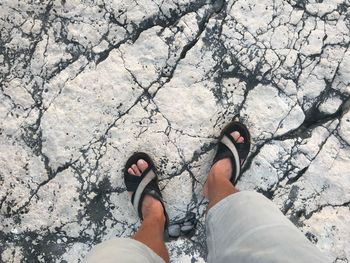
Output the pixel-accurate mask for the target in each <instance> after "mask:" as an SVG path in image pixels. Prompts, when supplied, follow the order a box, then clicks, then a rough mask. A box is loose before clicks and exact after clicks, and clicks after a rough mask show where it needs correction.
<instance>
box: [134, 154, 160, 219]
mask: <svg viewBox="0 0 350 263" xmlns="http://www.w3.org/2000/svg"><path fill="white" fill-rule="evenodd" d="M147 168H148V163H147V162H146V161H145V160H143V159H140V160H138V161H137V162H136V163H135V164H132V165H131V166H130V167H129V168H128V173H129V174H130V175H133V176H141V174H142V173H143V172H144V171H145V170H146V169H147ZM132 194H133V192H129V195H130V197H131V196H132ZM142 216H143V219H145V218H146V217H149V216H154V217H156V218H159V219H161V220H164V222H165V215H164V209H163V206H162V204H161V203H160V201H159V200H157V199H155V198H154V197H152V196H150V195H146V196H145V198H144V199H143V201H142Z"/></svg>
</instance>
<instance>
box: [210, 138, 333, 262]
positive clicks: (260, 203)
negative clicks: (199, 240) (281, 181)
mask: <svg viewBox="0 0 350 263" xmlns="http://www.w3.org/2000/svg"><path fill="white" fill-rule="evenodd" d="M231 135H232V137H233V138H234V139H235V140H236V141H237V142H239V141H241V140H242V139H241V138H240V136H239V135H238V134H231ZM238 140H239V141H238ZM231 165H232V164H231V162H230V160H229V159H223V160H221V161H218V162H217V163H215V164H214V165H213V167H212V168H211V170H210V172H209V174H208V179H207V181H206V183H205V185H204V195H205V196H206V197H207V199H208V200H209V204H208V211H207V218H206V230H207V245H208V252H209V253H208V262H209V263H211V262H215V263H224V262H225V263H226V262H237V263H243V262H246V263H258V262H259V263H267V262H269V263H272V262H276V263H277V262H284V263H292V262H293V263H294V262H300V263H313V262H317V263H321V262H322V263H323V262H327V259H326V258H325V256H324V255H322V254H321V253H320V251H319V250H318V249H317V248H316V247H315V246H314V245H313V244H311V243H310V242H309V241H308V240H307V239H306V237H305V236H304V235H303V234H302V233H301V232H300V231H299V230H298V229H297V228H296V227H295V226H294V225H293V224H292V223H291V222H290V221H289V220H288V219H287V218H286V217H285V216H284V215H283V214H282V213H281V212H280V211H279V210H278V208H277V207H276V206H274V205H273V203H272V202H271V201H270V200H268V199H267V198H265V197H264V196H263V195H261V194H258V193H255V192H248V191H239V190H238V189H237V188H236V187H234V186H233V185H232V183H231V182H230V180H229V177H230V176H231V169H232V166H231Z"/></svg>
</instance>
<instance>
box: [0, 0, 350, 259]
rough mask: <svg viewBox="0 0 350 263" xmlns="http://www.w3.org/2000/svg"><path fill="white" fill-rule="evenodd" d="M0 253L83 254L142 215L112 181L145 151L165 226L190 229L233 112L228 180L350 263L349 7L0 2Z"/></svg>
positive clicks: (176, 245) (178, 254)
mask: <svg viewBox="0 0 350 263" xmlns="http://www.w3.org/2000/svg"><path fill="white" fill-rule="evenodd" d="M0 30H1V31H0V44H1V45H0V221H1V223H0V253H1V258H0V261H1V262H81V261H82V259H83V258H84V255H86V253H87V252H88V251H89V249H90V248H91V247H92V246H93V245H95V244H97V243H99V242H101V241H103V240H107V239H109V238H112V237H114V236H129V235H131V234H132V233H133V231H134V230H135V229H137V227H138V225H139V220H138V218H137V216H136V214H135V212H134V211H133V210H132V207H131V205H130V203H129V199H128V195H127V193H126V191H125V187H124V185H123V179H122V169H123V165H124V163H125V161H126V159H127V158H128V157H129V156H130V155H131V154H132V153H133V152H135V151H138V150H142V151H146V152H149V153H151V155H152V156H153V157H154V159H155V161H156V162H157V164H158V168H159V170H160V171H161V172H160V178H161V180H160V185H161V188H162V190H163V194H164V197H165V199H166V201H167V204H166V205H167V208H168V211H169V213H170V217H171V220H176V219H179V218H181V217H183V216H184V215H185V214H186V213H188V212H193V213H195V214H196V218H197V220H198V223H197V226H196V233H195V235H194V236H192V237H191V238H188V237H181V238H179V239H177V240H175V241H172V242H170V243H168V247H169V249H170V252H171V258H172V261H173V262H204V261H205V257H206V254H207V249H206V245H205V232H204V222H205V221H204V219H205V215H204V213H205V205H206V200H205V199H204V198H203V196H202V192H201V190H202V185H203V183H204V181H205V178H206V173H207V172H208V169H209V168H210V164H211V161H212V158H213V155H214V152H215V146H216V142H217V137H218V135H219V133H220V129H221V128H222V127H223V126H224V125H225V124H226V123H227V122H229V121H230V120H231V119H232V118H233V117H234V116H236V115H239V118H240V119H241V120H242V121H243V122H244V123H246V124H247V125H248V126H249V127H250V129H251V133H252V136H253V143H254V145H253V148H252V152H251V155H250V157H249V159H248V161H247V163H246V166H245V168H244V173H243V175H242V177H241V178H240V180H239V183H238V186H239V187H240V188H241V189H246V190H256V191H259V192H261V193H263V194H264V195H266V196H267V197H268V198H270V199H271V200H272V201H273V202H274V203H275V204H276V205H277V206H278V207H279V208H280V209H281V211H282V212H283V213H284V214H285V215H286V216H287V217H288V218H289V219H290V220H292V222H293V223H294V224H295V225H296V226H297V227H298V228H299V229H300V230H301V231H302V232H303V233H304V234H305V235H306V236H307V237H308V238H309V239H310V241H311V242H313V243H314V244H315V245H316V246H317V247H318V248H319V249H320V250H322V251H323V252H324V253H325V254H326V255H327V256H328V258H329V262H337V263H340V262H349V260H350V226H349V218H350V163H349V158H350V111H349V108H350V101H349V94H350V49H349V43H350V33H349V32H350V31H349V30H350V1H349V0H316V1H312V0H305V1H302V0H274V1H270V0H230V1H223V0H221V1H220V0H218V1H205V0H181V1H175V0H154V1H152V0H151V1H149V0H122V1H115V0H114V1H113V0H100V1H89V0H86V1H70V0H61V1H58V0H57V1H55V0H54V1H28V0H27V1H16V0H1V1H0Z"/></svg>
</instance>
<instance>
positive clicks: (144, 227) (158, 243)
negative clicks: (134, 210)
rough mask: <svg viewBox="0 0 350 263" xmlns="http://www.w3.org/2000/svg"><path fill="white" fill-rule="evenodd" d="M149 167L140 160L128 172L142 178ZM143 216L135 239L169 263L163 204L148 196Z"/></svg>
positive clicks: (145, 200) (143, 207)
mask: <svg viewBox="0 0 350 263" xmlns="http://www.w3.org/2000/svg"><path fill="white" fill-rule="evenodd" d="M147 167H148V164H147V163H146V162H145V161H144V160H139V161H138V162H137V164H134V165H132V167H130V168H129V170H128V172H129V174H132V175H135V176H140V175H141V173H142V172H143V171H144V170H146V169H147ZM130 195H132V193H131V192H130ZM142 215H143V222H142V224H141V226H140V228H139V230H138V231H137V232H136V234H135V235H134V237H133V239H135V240H137V241H140V242H141V243H143V244H145V245H146V246H148V247H149V248H150V249H152V250H153V251H154V252H155V253H157V255H159V256H160V257H161V258H162V259H164V261H165V262H169V254H168V250H167V248H166V246H165V243H164V225H165V216H164V211H163V206H162V204H161V203H160V202H159V201H158V200H157V199H155V198H153V197H151V196H146V197H145V198H144V200H143V203H142Z"/></svg>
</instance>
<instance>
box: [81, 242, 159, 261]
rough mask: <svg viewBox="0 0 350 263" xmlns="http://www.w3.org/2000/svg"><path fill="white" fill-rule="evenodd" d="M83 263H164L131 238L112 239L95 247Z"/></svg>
mask: <svg viewBox="0 0 350 263" xmlns="http://www.w3.org/2000/svg"><path fill="white" fill-rule="evenodd" d="M84 262H85V263H165V261H164V260H163V259H162V258H161V257H160V256H158V255H157V254H156V253H155V252H154V251H153V250H151V249H150V248H149V247H147V246H146V245H145V244H143V243H141V242H139V241H137V240H135V239H131V238H114V239H111V240H108V241H104V242H102V243H100V244H98V245H97V246H95V247H94V248H93V249H92V250H91V251H90V252H89V254H88V255H87V256H86V258H85V260H84Z"/></svg>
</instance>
